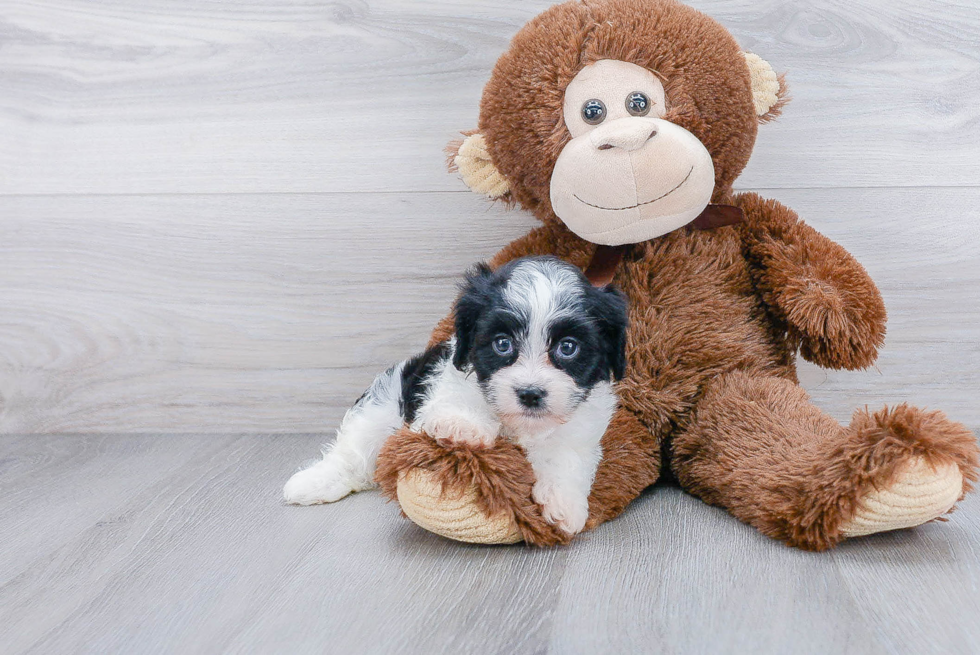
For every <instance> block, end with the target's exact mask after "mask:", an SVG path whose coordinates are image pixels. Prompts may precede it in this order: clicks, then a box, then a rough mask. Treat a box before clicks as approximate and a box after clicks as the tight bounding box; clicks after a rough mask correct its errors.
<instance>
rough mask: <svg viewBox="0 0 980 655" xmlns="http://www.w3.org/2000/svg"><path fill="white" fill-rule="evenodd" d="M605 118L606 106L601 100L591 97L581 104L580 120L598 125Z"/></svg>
mask: <svg viewBox="0 0 980 655" xmlns="http://www.w3.org/2000/svg"><path fill="white" fill-rule="evenodd" d="M605 118H606V106H605V105H604V104H602V100H599V99H597V98H593V99H592V100H586V101H585V104H584V105H582V120H583V121H585V122H586V123H588V124H589V125H598V124H599V123H601V122H602V121H603V120H605Z"/></svg>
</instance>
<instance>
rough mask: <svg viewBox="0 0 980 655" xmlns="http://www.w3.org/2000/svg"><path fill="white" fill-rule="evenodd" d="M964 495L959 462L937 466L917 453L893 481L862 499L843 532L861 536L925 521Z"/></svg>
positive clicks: (950, 506)
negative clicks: (917, 455) (957, 463)
mask: <svg viewBox="0 0 980 655" xmlns="http://www.w3.org/2000/svg"><path fill="white" fill-rule="evenodd" d="M962 495H963V474H962V473H961V472H960V469H959V467H958V466H957V465H956V464H953V463H949V464H945V465H940V466H937V467H933V466H932V465H931V464H930V463H929V462H927V461H926V459H925V458H924V457H916V458H914V459H912V460H910V461H909V462H908V464H906V466H905V467H904V469H903V470H902V471H901V472H900V473H898V474H897V475H896V476H895V478H894V479H893V480H892V482H891V484H889V485H887V486H884V487H882V488H873V489H871V490H870V491H869V492H868V493H866V494H865V495H864V496H862V497H861V498H859V499H858V509H857V511H856V512H855V513H854V516H853V517H851V520H850V521H848V522H847V523H846V524H844V526H843V527H842V528H841V534H842V535H844V536H845V537H860V536H863V535H869V534H874V533H876V532H886V531H888V530H898V529H901V528H911V527H914V526H917V525H921V524H923V523H927V522H928V521H932V520H933V519H936V518H938V517H940V516H942V515H943V514H945V513H946V512H948V511H949V510H950V509H952V508H953V505H955V504H956V501H957V500H959V498H960V496H962Z"/></svg>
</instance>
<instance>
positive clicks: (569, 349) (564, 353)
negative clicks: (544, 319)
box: [556, 337, 578, 359]
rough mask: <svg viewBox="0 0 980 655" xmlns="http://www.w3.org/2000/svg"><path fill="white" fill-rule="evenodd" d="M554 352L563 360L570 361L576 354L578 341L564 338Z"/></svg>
mask: <svg viewBox="0 0 980 655" xmlns="http://www.w3.org/2000/svg"><path fill="white" fill-rule="evenodd" d="M556 352H557V353H558V356H559V357H561V358H563V359H571V358H572V357H574V356H575V355H577V354H578V341H576V340H575V339H572V338H571V337H565V338H564V339H562V340H561V341H559V342H558V348H557V349H556Z"/></svg>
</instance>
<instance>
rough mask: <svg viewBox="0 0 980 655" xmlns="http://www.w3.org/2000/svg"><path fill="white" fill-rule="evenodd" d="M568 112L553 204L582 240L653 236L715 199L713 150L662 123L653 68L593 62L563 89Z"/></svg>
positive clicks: (554, 176)
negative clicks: (567, 140) (568, 139)
mask: <svg viewBox="0 0 980 655" xmlns="http://www.w3.org/2000/svg"><path fill="white" fill-rule="evenodd" d="M562 111H563V118H564V122H565V126H566V128H567V129H568V131H569V133H570V134H571V136H572V139H571V141H569V142H568V143H567V144H566V145H565V147H564V148H563V149H562V151H561V153H560V154H559V156H558V160H557V162H556V163H555V168H554V172H553V173H552V176H551V206H552V209H553V210H554V212H555V214H556V215H557V216H558V217H559V218H560V219H561V220H562V221H563V222H564V223H565V224H566V225H567V226H568V228H569V229H571V230H572V231H573V232H575V233H576V234H578V235H579V236H580V237H582V238H583V239H586V240H588V241H591V242H593V243H601V244H607V245H618V244H623V243H636V242H638V241H645V240H647V239H652V238H655V237H658V236H660V235H662V234H666V233H667V232H670V231H672V230H675V229H677V228H679V227H681V226H683V225H686V224H687V223H689V222H691V221H692V220H694V219H695V218H696V217H697V216H698V214H700V213H701V211H702V210H704V208H705V207H706V206H707V204H708V203H709V202H710V200H711V194H712V191H713V190H714V185H715V170H714V165H713V164H712V161H711V153H709V152H708V150H707V148H705V147H704V145H703V144H702V143H701V141H700V140H699V139H698V138H697V137H696V136H694V135H693V134H691V133H690V132H688V131H687V130H685V129H684V128H683V127H680V126H679V125H676V124H675V123H672V122H670V121H668V120H665V119H664V116H665V115H666V114H667V107H666V104H665V93H664V87H663V84H662V83H661V82H660V80H659V79H658V78H657V76H656V75H654V74H653V73H652V72H650V71H649V70H647V69H645V68H643V67H641V66H637V65H636V64H631V63H628V62H624V61H616V60H611V59H604V60H600V61H597V62H595V63H594V64H590V65H588V66H586V67H584V68H583V69H582V70H581V71H579V73H578V74H577V75H576V76H575V77H574V78H573V79H572V81H571V82H570V83H569V84H568V86H567V87H566V88H565V98H564V103H563V108H562Z"/></svg>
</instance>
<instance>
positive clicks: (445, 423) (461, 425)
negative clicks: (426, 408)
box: [423, 414, 498, 448]
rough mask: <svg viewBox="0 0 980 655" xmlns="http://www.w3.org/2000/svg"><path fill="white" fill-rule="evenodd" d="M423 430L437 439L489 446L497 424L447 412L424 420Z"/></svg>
mask: <svg viewBox="0 0 980 655" xmlns="http://www.w3.org/2000/svg"><path fill="white" fill-rule="evenodd" d="M423 430H424V431H425V432H426V433H427V434H428V435H429V436H430V437H432V438H433V439H435V440H437V441H448V442H449V443H457V444H466V445H467V446H470V447H471V448H489V447H491V446H493V443H494V441H496V440H497V432H498V428H497V426H493V425H481V424H480V422H478V421H474V420H473V419H471V418H469V417H466V416H462V415H452V414H447V415H443V416H435V417H432V418H431V419H430V420H428V421H426V422H425V424H424V425H423Z"/></svg>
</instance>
